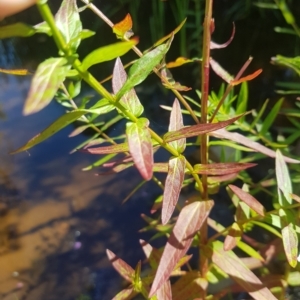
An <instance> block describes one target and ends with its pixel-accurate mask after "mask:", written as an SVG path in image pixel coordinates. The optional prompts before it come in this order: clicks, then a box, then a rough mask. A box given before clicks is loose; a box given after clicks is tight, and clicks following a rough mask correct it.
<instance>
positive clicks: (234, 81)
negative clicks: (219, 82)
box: [230, 69, 262, 86]
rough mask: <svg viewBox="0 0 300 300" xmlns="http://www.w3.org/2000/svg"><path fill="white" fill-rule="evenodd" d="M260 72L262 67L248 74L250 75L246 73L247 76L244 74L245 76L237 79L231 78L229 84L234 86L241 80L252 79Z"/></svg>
mask: <svg viewBox="0 0 300 300" xmlns="http://www.w3.org/2000/svg"><path fill="white" fill-rule="evenodd" d="M261 72H262V69H259V70H257V71H255V72H254V73H252V74H250V75H247V76H245V77H242V78H239V79H237V80H231V81H230V85H233V86H235V85H238V84H240V83H242V82H245V81H249V80H252V79H254V78H255V77H257V76H258V75H259V74H260V73H261Z"/></svg>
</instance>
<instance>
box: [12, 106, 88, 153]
mask: <svg viewBox="0 0 300 300" xmlns="http://www.w3.org/2000/svg"><path fill="white" fill-rule="evenodd" d="M87 113H89V110H85V109H78V110H74V111H71V112H69V113H66V114H65V115H62V116H61V117H59V118H58V119H57V120H56V121H54V122H53V123H52V124H51V125H50V126H49V127H47V128H46V129H45V130H44V131H42V132H41V133H39V134H38V135H36V136H35V137H33V138H32V139H31V140H29V141H28V142H27V143H26V144H25V145H23V146H22V147H20V148H18V149H17V150H15V151H13V152H11V153H10V154H15V153H18V152H22V151H25V150H27V149H30V148H32V147H33V146H35V145H37V144H39V143H41V142H42V141H44V140H46V139H47V138H49V137H50V136H52V135H53V134H55V133H56V132H58V131H59V130H61V129H62V128H64V127H66V126H67V125H69V124H71V123H72V122H74V121H75V120H77V119H79V118H80V117H81V116H83V115H84V114H87Z"/></svg>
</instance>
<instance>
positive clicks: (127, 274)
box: [106, 249, 135, 283]
mask: <svg viewBox="0 0 300 300" xmlns="http://www.w3.org/2000/svg"><path fill="white" fill-rule="evenodd" d="M106 254H107V256H108V259H109V261H110V262H111V263H112V265H113V267H114V268H115V269H116V271H117V272H118V273H119V274H120V275H121V276H122V277H123V278H124V279H125V280H126V281H128V282H130V283H132V282H133V278H134V273H135V272H134V269H133V268H132V267H130V266H129V265H128V264H127V263H126V262H125V261H124V260H122V259H121V258H119V257H118V256H116V255H115V254H114V253H113V252H112V251H110V250H108V249H106Z"/></svg>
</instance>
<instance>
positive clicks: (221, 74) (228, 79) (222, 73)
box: [209, 58, 233, 83]
mask: <svg viewBox="0 0 300 300" xmlns="http://www.w3.org/2000/svg"><path fill="white" fill-rule="evenodd" d="M209 64H210V66H211V68H212V69H213V70H214V72H215V73H216V74H217V75H218V76H219V77H221V78H222V79H223V80H225V81H226V82H227V83H230V82H231V81H232V80H233V76H232V75H230V74H229V73H228V72H227V71H226V70H224V69H223V68H222V67H221V66H220V65H219V63H217V62H216V61H215V60H214V59H212V58H211V59H210V60H209Z"/></svg>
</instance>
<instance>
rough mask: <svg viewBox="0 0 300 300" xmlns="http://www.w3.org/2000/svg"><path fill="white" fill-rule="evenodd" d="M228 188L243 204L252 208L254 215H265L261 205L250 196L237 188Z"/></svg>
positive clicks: (231, 186)
mask: <svg viewBox="0 0 300 300" xmlns="http://www.w3.org/2000/svg"><path fill="white" fill-rule="evenodd" d="M229 188H230V189H231V190H232V191H233V192H234V193H235V194H236V195H237V196H238V197H239V198H240V199H241V200H242V201H243V202H244V203H246V204H247V205H248V206H249V207H250V208H252V209H253V210H254V211H255V212H256V213H258V214H259V215H261V216H264V215H265V208H264V207H263V205H262V204H261V203H260V202H258V201H257V200H256V199H255V198H254V197H253V196H252V195H250V194H249V193H247V192H245V191H243V190H242V189H240V188H239V187H237V186H235V185H232V184H230V185H229Z"/></svg>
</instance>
